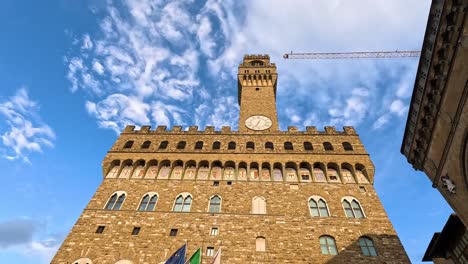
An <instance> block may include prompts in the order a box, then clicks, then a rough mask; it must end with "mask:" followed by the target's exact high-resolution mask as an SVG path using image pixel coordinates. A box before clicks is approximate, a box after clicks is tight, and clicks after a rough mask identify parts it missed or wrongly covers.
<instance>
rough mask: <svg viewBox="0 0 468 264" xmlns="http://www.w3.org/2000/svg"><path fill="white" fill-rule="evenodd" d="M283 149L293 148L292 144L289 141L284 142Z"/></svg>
mask: <svg viewBox="0 0 468 264" xmlns="http://www.w3.org/2000/svg"><path fill="white" fill-rule="evenodd" d="M284 149H285V150H293V149H294V148H293V144H292V143H291V142H289V141H288V142H284Z"/></svg>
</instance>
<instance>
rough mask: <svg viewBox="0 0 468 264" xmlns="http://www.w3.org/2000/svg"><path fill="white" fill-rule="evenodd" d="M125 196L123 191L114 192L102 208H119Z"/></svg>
mask: <svg viewBox="0 0 468 264" xmlns="http://www.w3.org/2000/svg"><path fill="white" fill-rule="evenodd" d="M126 196H127V193H126V192H124V191H117V192H114V193H113V194H112V195H111V196H110V197H109V199H108V200H107V203H106V206H105V207H104V209H105V210H120V208H121V207H122V204H123V203H124V201H125V197H126Z"/></svg>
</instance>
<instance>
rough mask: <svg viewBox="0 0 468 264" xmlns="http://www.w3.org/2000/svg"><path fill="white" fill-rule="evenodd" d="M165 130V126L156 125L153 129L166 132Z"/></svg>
mask: <svg viewBox="0 0 468 264" xmlns="http://www.w3.org/2000/svg"><path fill="white" fill-rule="evenodd" d="M166 131H167V126H158V127H157V128H156V130H155V132H166Z"/></svg>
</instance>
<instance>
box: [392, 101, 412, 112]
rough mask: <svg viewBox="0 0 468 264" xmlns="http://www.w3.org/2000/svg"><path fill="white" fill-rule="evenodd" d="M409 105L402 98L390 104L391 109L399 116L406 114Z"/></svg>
mask: <svg viewBox="0 0 468 264" xmlns="http://www.w3.org/2000/svg"><path fill="white" fill-rule="evenodd" d="M407 110H408V107H407V106H406V105H405V104H404V103H403V101H401V100H395V101H393V102H392V103H391V104H390V111H391V112H392V113H395V114H397V115H398V116H404V115H405V114H406V112H407Z"/></svg>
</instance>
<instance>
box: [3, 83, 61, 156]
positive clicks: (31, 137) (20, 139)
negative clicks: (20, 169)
mask: <svg viewBox="0 0 468 264" xmlns="http://www.w3.org/2000/svg"><path fill="white" fill-rule="evenodd" d="M38 111H39V105H38V103H37V102H35V101H33V100H31V99H30V98H29V95H28V92H27V90H26V89H25V88H21V89H19V90H18V91H17V92H16V95H14V96H12V97H10V98H9V99H8V100H6V101H3V102H0V115H3V116H4V117H5V119H4V120H5V122H4V125H3V126H2V127H4V128H5V129H2V130H1V131H0V133H3V134H2V135H1V139H2V143H3V148H1V149H0V150H1V153H2V156H3V157H4V158H7V159H9V160H16V159H22V160H23V161H25V162H29V158H28V155H29V154H30V153H32V152H42V148H43V147H44V146H45V147H54V144H53V141H54V140H55V133H54V132H53V130H52V129H51V128H50V127H49V126H48V125H47V124H45V123H44V122H42V120H41V118H40V116H39V115H38Z"/></svg>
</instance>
